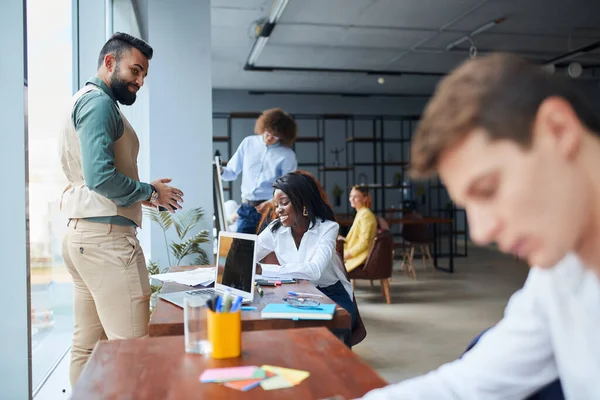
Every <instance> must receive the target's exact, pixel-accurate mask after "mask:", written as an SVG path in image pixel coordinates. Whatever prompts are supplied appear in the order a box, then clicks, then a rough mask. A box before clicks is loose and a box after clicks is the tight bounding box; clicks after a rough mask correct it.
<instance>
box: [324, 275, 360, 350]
mask: <svg viewBox="0 0 600 400" xmlns="http://www.w3.org/2000/svg"><path fill="white" fill-rule="evenodd" d="M317 289H319V290H320V291H321V292H322V293H323V294H324V295H325V296H327V297H329V298H330V299H331V300H332V301H335V303H336V304H337V305H338V306H340V307H342V308H343V309H344V310H346V311H348V314H350V317H351V318H352V324H351V325H350V326H351V329H333V330H332V332H333V334H334V335H336V336H338V337H341V338H343V340H344V343H345V344H346V345H347V346H348V347H350V348H352V343H351V339H352V328H354V326H355V324H356V305H355V304H354V302H353V301H352V299H351V298H350V296H349V295H348V292H346V289H344V285H342V282H341V281H337V282H336V283H335V284H333V285H331V286H327V287H317Z"/></svg>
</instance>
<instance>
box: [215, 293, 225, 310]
mask: <svg viewBox="0 0 600 400" xmlns="http://www.w3.org/2000/svg"><path fill="white" fill-rule="evenodd" d="M222 302H223V300H221V296H219V297H217V304H216V305H215V312H221V303H222Z"/></svg>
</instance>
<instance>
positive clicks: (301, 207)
mask: <svg viewBox="0 0 600 400" xmlns="http://www.w3.org/2000/svg"><path fill="white" fill-rule="evenodd" d="M273 187H274V188H275V191H274V193H273V201H274V203H275V207H276V212H277V216H278V218H277V219H275V220H274V221H273V222H271V223H270V224H269V226H268V227H267V228H266V229H264V230H263V231H262V232H261V233H260V235H259V236H258V240H257V253H258V254H257V259H258V260H262V259H263V258H265V257H266V256H267V255H269V254H271V253H275V256H276V257H277V260H278V261H279V264H280V265H275V264H259V266H258V267H257V273H262V274H266V273H269V274H272V275H276V276H281V277H290V278H296V279H306V280H309V281H311V282H312V283H313V284H314V285H315V286H316V287H317V289H319V290H320V291H321V292H323V294H325V295H326V296H327V297H329V298H330V299H331V300H333V301H335V302H336V303H337V304H338V305H339V306H341V307H343V308H344V309H345V310H346V311H348V313H350V315H351V316H352V326H354V323H355V321H356V308H355V305H354V303H353V301H352V285H351V284H350V282H349V281H348V279H346V276H345V273H344V272H343V268H344V266H343V264H342V261H341V260H340V258H339V257H338V255H337V253H336V251H335V244H336V238H337V235H338V230H339V225H338V224H337V222H335V220H334V215H333V210H332V209H331V207H330V206H329V205H328V204H327V203H326V202H325V201H323V199H322V198H321V195H320V193H319V189H318V186H317V184H316V182H315V181H314V179H312V178H311V177H310V176H308V175H306V174H302V173H299V172H291V173H289V174H286V175H284V176H282V177H280V178H279V179H277V180H276V181H275V183H274V184H273ZM348 333H349V332H348Z"/></svg>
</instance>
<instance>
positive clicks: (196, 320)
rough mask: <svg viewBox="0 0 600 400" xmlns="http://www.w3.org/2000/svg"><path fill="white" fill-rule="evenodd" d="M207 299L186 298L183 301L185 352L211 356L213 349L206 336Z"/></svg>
mask: <svg viewBox="0 0 600 400" xmlns="http://www.w3.org/2000/svg"><path fill="white" fill-rule="evenodd" d="M205 305H206V299H204V298H202V297H199V296H198V297H195V296H186V297H184V299H183V335H184V340H185V351H186V352H187V353H194V354H210V353H211V352H212V347H211V345H210V342H209V341H208V340H207V336H206V318H204V315H203V314H204V310H203V308H204V306H205Z"/></svg>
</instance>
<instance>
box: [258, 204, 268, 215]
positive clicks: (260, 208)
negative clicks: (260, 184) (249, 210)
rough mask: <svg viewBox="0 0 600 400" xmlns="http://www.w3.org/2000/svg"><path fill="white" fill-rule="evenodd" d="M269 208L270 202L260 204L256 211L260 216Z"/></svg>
mask: <svg viewBox="0 0 600 400" xmlns="http://www.w3.org/2000/svg"><path fill="white" fill-rule="evenodd" d="M268 207H269V202H268V201H263V202H262V203H260V204H259V205H257V206H256V207H255V208H256V211H258V213H259V214H262V213H263V212H264V211H265V210H266V209H267V208H268Z"/></svg>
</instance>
